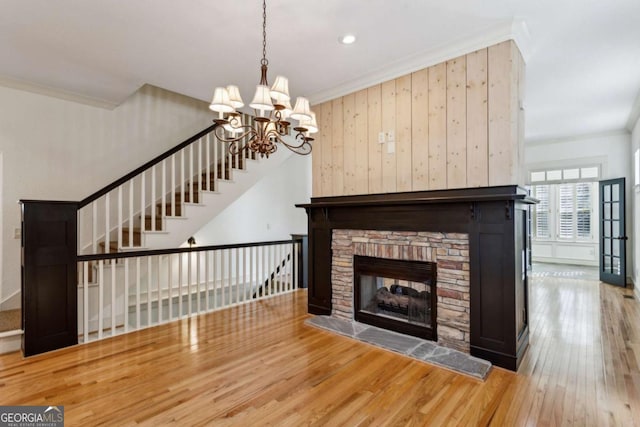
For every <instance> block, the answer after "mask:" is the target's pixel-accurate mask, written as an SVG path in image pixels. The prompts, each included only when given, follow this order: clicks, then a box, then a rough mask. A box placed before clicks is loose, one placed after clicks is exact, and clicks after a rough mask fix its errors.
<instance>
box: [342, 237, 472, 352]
mask: <svg viewBox="0 0 640 427" xmlns="http://www.w3.org/2000/svg"><path fill="white" fill-rule="evenodd" d="M331 249H332V253H333V258H332V262H331V288H332V299H331V302H332V312H331V314H332V316H334V317H336V318H340V319H345V320H353V319H354V312H353V306H354V302H353V286H354V283H353V277H354V272H353V256H354V255H362V256H370V257H378V258H387V259H401V260H409V261H429V262H435V263H437V269H438V278H437V305H438V307H437V336H438V341H437V342H438V344H440V345H442V346H445V347H449V348H453V349H456V350H460V351H463V352H466V353H469V349H470V335H469V324H470V306H469V301H470V294H469V237H468V234H466V233H441V232H422V231H417V232H414V231H374V230H343V229H336V230H333V236H332V242H331Z"/></svg>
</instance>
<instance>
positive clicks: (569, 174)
mask: <svg viewBox="0 0 640 427" xmlns="http://www.w3.org/2000/svg"><path fill="white" fill-rule="evenodd" d="M636 153H637V151H636ZM599 177H600V166H587V167H575V168H569V169H549V170H539V171H533V172H530V173H529V180H530V182H531V183H532V184H534V183H541V184H542V183H545V182H554V183H561V182H576V181H580V180H581V181H595V180H597V179H598V178H599Z"/></svg>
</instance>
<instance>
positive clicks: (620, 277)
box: [599, 178, 627, 286]
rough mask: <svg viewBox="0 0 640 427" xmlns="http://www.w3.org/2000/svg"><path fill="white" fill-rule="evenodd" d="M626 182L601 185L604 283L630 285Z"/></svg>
mask: <svg viewBox="0 0 640 427" xmlns="http://www.w3.org/2000/svg"><path fill="white" fill-rule="evenodd" d="M624 210H625V200H624V178H616V179H608V180H605V181H600V257H599V258H600V281H602V282H606V283H610V284H612V285H617V286H625V285H626V277H627V266H626V259H627V256H626V242H627V236H626V232H625V230H626V228H625V218H624Z"/></svg>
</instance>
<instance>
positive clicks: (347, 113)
mask: <svg viewBox="0 0 640 427" xmlns="http://www.w3.org/2000/svg"><path fill="white" fill-rule="evenodd" d="M342 103H343V104H342V108H343V117H344V123H343V125H342V126H343V134H344V137H343V140H342V144H343V149H344V190H343V192H342V194H356V124H355V122H356V95H355V94H353V93H352V94H350V95H347V96H345V97H343V98H342Z"/></svg>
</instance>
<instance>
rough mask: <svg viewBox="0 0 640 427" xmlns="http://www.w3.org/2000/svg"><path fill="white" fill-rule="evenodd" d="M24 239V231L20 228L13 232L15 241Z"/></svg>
mask: <svg viewBox="0 0 640 427" xmlns="http://www.w3.org/2000/svg"><path fill="white" fill-rule="evenodd" d="M21 237H22V230H21V229H19V228H15V229H14V230H13V238H14V239H20V238H21Z"/></svg>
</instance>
